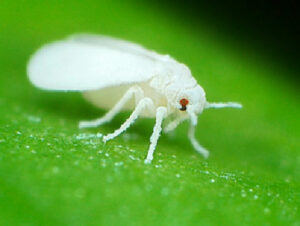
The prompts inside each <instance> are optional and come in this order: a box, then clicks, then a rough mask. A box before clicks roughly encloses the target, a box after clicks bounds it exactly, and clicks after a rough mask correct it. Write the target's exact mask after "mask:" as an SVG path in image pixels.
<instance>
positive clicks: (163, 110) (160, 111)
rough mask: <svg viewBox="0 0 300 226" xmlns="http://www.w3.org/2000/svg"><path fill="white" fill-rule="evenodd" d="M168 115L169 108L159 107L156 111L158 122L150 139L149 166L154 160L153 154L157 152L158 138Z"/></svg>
mask: <svg viewBox="0 0 300 226" xmlns="http://www.w3.org/2000/svg"><path fill="white" fill-rule="evenodd" d="M166 115H167V108H166V107H159V108H157V110H156V122H155V126H154V128H153V133H152V135H151V137H150V147H149V150H148V154H147V158H146V159H145V163H146V164H149V163H151V161H152V160H153V153H154V151H155V147H156V145H157V141H158V138H159V136H160V133H161V130H162V127H161V125H162V122H163V119H164V118H165V117H166Z"/></svg>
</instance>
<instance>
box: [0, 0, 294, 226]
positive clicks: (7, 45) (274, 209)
mask: <svg viewBox="0 0 300 226" xmlns="http://www.w3.org/2000/svg"><path fill="white" fill-rule="evenodd" d="M188 3H189V4H187V5H185V4H183V3H181V4H180V3H178V2H175V3H172V2H167V3H160V2H158V1H154V2H150V1H143V2H141V1H134V0H132V1H131V0H130V1H95V0H87V1H8V0H4V1H1V4H0V225H221V224H222V225H284V224H285V225H300V214H299V200H300V199H299V198H300V197H299V196H300V192H299V188H300V183H299V181H300V173H299V170H300V156H299V148H300V140H299V137H300V136H299V135H300V131H299V126H300V120H299V115H300V114H299V113H300V108H299V107H300V102H299V84H298V78H297V76H296V74H297V73H298V70H297V61H296V59H295V58H294V55H293V54H292V52H291V50H292V49H293V48H291V46H293V43H292V44H291V43H288V45H285V43H287V42H289V40H290V39H289V38H288V37H289V36H288V37H287V38H282V39H272V40H274V41H273V42H271V43H275V44H276V43H277V44H282V47H284V48H282V49H284V50H283V51H281V49H280V48H279V49H276V46H275V47H274V49H272V46H273V45H272V44H268V45H267V44H266V45H265V46H266V47H267V48H266V49H264V48H261V47H263V46H264V44H263V43H267V42H268V40H269V39H268V36H264V37H267V38H261V37H262V36H263V35H262V36H260V34H262V33H260V32H259V31H264V29H263V28H262V29H258V30H257V31H258V32H252V33H251V34H252V36H251V37H252V38H251V39H248V40H247V39H244V37H245V36H247V34H248V33H247V31H248V30H247V29H244V30H242V31H241V32H233V31H234V30H238V29H236V28H235V26H237V24H232V23H233V22H232V20H230V18H227V17H226V16H225V17H217V16H216V17H214V15H220V14H219V13H218V11H213V10H210V11H205V9H210V8H209V7H208V8H202V11H201V12H207V13H206V14H201V12H199V14H198V13H197V12H198V11H197V10H198V8H197V7H196V6H194V5H193V4H191V1H188ZM187 6H189V7H187ZM221 7H224V11H226V10H227V9H229V8H230V7H228V5H226V4H222V5H221ZM186 9H187V10H186ZM221 11H222V10H221ZM219 12H220V11H219ZM244 12H245V13H246V12H247V10H245V11H244ZM205 18H206V19H205ZM209 18H217V19H215V20H210V19H209ZM220 18H222V20H220ZM226 18H227V19H228V20H227V19H226ZM232 18H235V17H232ZM249 18H250V20H248V22H249V24H248V25H249V27H250V28H252V30H253V29H254V28H255V23H253V24H252V23H251V18H252V17H249ZM220 21H221V22H220ZM215 22H219V23H215ZM223 25H224V26H223ZM225 25H226V26H225ZM220 27H222V29H219V28H220ZM249 30H251V29H249ZM254 31H256V30H255V29H254ZM290 31H293V29H290V30H289V29H288V30H285V32H290ZM76 32H92V33H100V34H107V35H111V36H115V37H119V38H124V39H127V40H131V41H133V42H137V43H140V44H143V45H144V46H146V47H147V48H150V49H153V50H156V51H158V52H160V53H168V54H170V55H172V56H173V57H175V58H176V59H178V60H179V61H181V62H183V63H185V64H187V65H188V66H189V67H190V68H191V70H192V72H193V75H194V76H195V78H196V79H197V80H198V82H199V84H201V86H203V87H204V89H205V90H206V93H207V97H208V99H209V100H211V101H238V102H241V103H243V105H244V108H243V109H242V110H235V109H221V110H207V111H206V112H204V113H203V115H201V116H200V117H199V125H198V128H197V138H198V139H199V141H200V142H201V143H202V144H203V145H204V146H205V147H207V148H208V149H209V150H210V151H211V156H210V158H209V159H208V160H204V159H202V157H201V156H199V155H198V154H197V153H195V152H194V150H193V149H192V147H191V145H190V143H189V141H188V140H187V137H186V130H187V125H186V124H183V125H181V126H180V127H179V128H178V129H177V130H176V132H175V133H174V134H171V135H163V136H162V137H161V139H160V141H159V144H158V147H157V150H156V154H155V158H154V161H153V164H151V165H144V163H143V159H144V158H145V156H146V150H147V148H148V144H149V137H150V135H151V132H152V127H153V123H154V121H153V120H152V119H143V120H138V122H137V123H136V124H135V125H134V126H133V127H132V128H130V129H129V130H128V131H127V132H126V133H124V134H123V135H121V136H120V137H118V138H116V139H115V140H113V141H111V142H109V143H107V144H106V145H104V144H103V142H102V141H101V139H100V138H99V133H102V134H105V133H108V132H111V131H113V130H114V129H116V128H117V127H118V126H119V125H120V124H121V123H122V122H123V121H124V119H126V117H127V116H128V113H122V114H121V115H120V116H118V117H117V118H116V120H114V121H113V122H112V123H110V124H108V125H105V126H102V127H100V128H97V129H85V130H79V129H78V128H77V124H78V121H80V120H82V119H92V118H95V117H99V116H100V115H101V114H103V113H104V111H102V110H99V109H95V108H94V107H92V106H91V105H90V104H89V103H86V102H85V101H84V100H83V98H82V97H81V95H80V94H79V93H56V92H45V91H41V90H38V89H36V88H34V87H33V86H32V85H31V84H30V83H29V81H28V80H27V77H26V63H27V61H28V59H29V57H30V55H31V54H32V53H33V52H34V51H35V50H36V49H37V48H39V47H40V46H41V45H42V44H45V43H47V42H50V41H53V40H57V39H61V38H64V37H65V36H66V35H69V34H72V33H76ZM265 34H272V30H270V31H269V32H267V33H265ZM256 35H257V36H256ZM290 36H291V37H292V32H291V33H290ZM245 40H247V41H245ZM251 40H253V41H251ZM265 41H266V42H265ZM281 41H282V42H281ZM275 44H274V45H275ZM277 44H276V45H277ZM288 59H291V60H288Z"/></svg>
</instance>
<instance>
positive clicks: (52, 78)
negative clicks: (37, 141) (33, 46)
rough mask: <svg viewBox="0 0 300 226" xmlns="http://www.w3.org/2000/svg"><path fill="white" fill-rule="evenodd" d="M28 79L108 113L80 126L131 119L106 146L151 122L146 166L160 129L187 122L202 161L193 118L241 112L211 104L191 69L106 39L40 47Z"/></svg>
mask: <svg viewBox="0 0 300 226" xmlns="http://www.w3.org/2000/svg"><path fill="white" fill-rule="evenodd" d="M27 72H28V76H29V79H30V81H31V82H32V83H33V84H34V85H35V86H37V87H39V88H41V89H46V90H56V91H80V92H83V95H84V97H85V98H86V99H87V100H88V101H90V102H91V103H93V104H94V105H96V106H97V107H99V108H103V109H107V110H108V112H107V113H106V114H105V115H104V116H102V117H101V118H98V119H95V120H92V121H82V122H80V123H79V127H80V128H88V127H97V126H100V125H102V124H104V123H107V122H110V121H111V120H112V119H113V118H114V117H115V116H116V115H117V114H118V113H119V112H120V111H122V110H129V111H131V115H130V116H129V117H128V119H127V120H126V121H125V122H124V123H123V124H122V125H121V126H120V128H118V129H116V130H115V131H114V132H113V133H110V134H107V135H106V136H103V141H104V142H107V141H109V140H111V139H113V138H115V137H117V136H118V135H120V134H121V133H122V132H124V131H125V130H127V129H128V128H129V127H130V126H131V125H132V124H133V123H134V122H135V120H136V119H137V118H139V117H148V118H155V119H156V121H155V125H154V128H153V133H152V135H151V137H150V146H149V149H148V154H147V157H146V159H145V162H146V163H150V162H151V161H152V159H153V154H154V150H155V147H156V145H157V141H158V138H159V136H160V134H161V131H162V123H163V121H164V120H165V119H166V118H170V119H171V120H170V121H169V123H168V124H167V125H166V126H165V127H164V131H165V132H169V131H172V130H174V129H175V128H176V127H177V126H178V125H179V124H180V123H181V122H183V121H185V120H189V121H190V127H189V132H188V137H189V139H190V141H191V143H192V145H193V147H194V148H195V150H196V151H197V152H199V153H200V154H202V155H203V156H204V157H205V158H207V157H208V155H209V152H208V151H207V150H206V149H205V148H204V147H202V146H201V145H200V144H199V143H198V142H197V140H196V139H195V127H196V125H197V116H198V115H199V114H201V113H202V112H203V110H204V109H207V108H223V107H233V108H241V105H240V104H238V103H232V102H228V103H211V102H208V101H207V100H206V97H205V92H204V90H203V88H202V87H201V86H200V85H198V83H197V81H196V80H195V79H194V77H193V76H192V74H191V71H190V70H189V68H188V67H187V66H186V65H184V64H182V63H179V62H177V61H176V60H175V59H173V58H172V57H170V56H168V55H161V54H158V53H156V52H154V51H150V50H147V49H145V48H144V47H142V46H140V45H137V44H134V43H131V42H127V41H124V40H119V39H115V38H111V37H107V36H99V35H88V34H79V35H73V36H70V37H68V38H67V39H65V40H62V41H57V42H53V43H50V44H47V45H45V46H43V47H42V48H40V49H39V50H38V51H37V52H36V53H35V54H34V55H33V56H32V57H31V59H30V62H29V64H28V68H27Z"/></svg>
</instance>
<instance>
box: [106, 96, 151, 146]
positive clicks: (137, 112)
mask: <svg viewBox="0 0 300 226" xmlns="http://www.w3.org/2000/svg"><path fill="white" fill-rule="evenodd" d="M151 106H153V102H152V100H151V99H150V98H148V97H146V98H143V99H142V100H140V102H139V103H138V105H137V106H136V108H135V109H134V111H133V112H132V113H131V115H130V116H129V118H128V119H127V120H126V121H125V122H124V123H123V124H122V125H121V127H120V128H119V129H116V130H115V131H114V132H113V133H110V134H107V135H106V136H104V137H103V141H104V142H106V141H108V140H111V139H113V138H115V137H116V136H118V135H120V134H121V133H122V132H124V131H125V130H127V129H128V128H129V126H130V125H131V124H132V123H134V121H135V120H136V119H137V118H138V117H139V115H140V114H141V112H142V111H143V110H145V108H147V107H151Z"/></svg>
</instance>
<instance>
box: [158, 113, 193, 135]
mask: <svg viewBox="0 0 300 226" xmlns="http://www.w3.org/2000/svg"><path fill="white" fill-rule="evenodd" d="M186 119H188V117H187V116H186V117H178V118H176V119H174V120H173V121H171V122H169V124H167V125H166V127H165V128H164V132H165V133H169V132H171V131H173V130H174V129H176V127H177V126H178V125H179V124H180V123H182V122H183V121H184V120H186Z"/></svg>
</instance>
